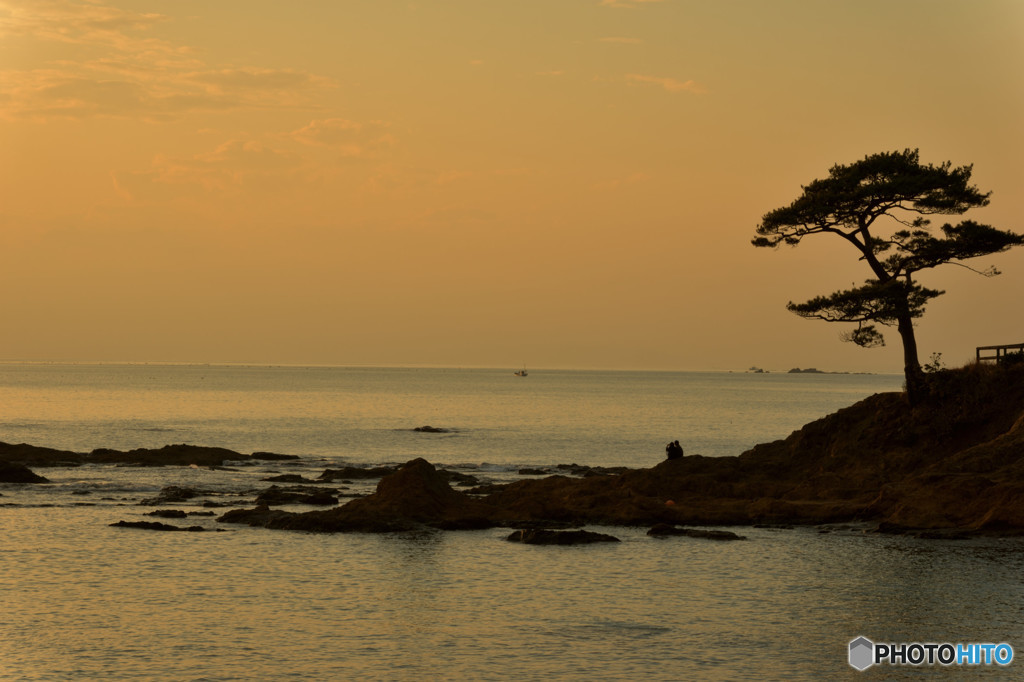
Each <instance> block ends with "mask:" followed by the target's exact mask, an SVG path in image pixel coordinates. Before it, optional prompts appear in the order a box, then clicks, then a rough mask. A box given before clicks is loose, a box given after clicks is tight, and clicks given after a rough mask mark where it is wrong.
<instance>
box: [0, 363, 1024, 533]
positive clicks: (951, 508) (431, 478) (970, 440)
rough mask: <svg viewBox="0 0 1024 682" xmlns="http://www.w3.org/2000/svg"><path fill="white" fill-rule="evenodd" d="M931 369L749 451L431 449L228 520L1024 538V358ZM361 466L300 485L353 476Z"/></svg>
mask: <svg viewBox="0 0 1024 682" xmlns="http://www.w3.org/2000/svg"><path fill="white" fill-rule="evenodd" d="M931 381H932V383H933V394H934V396H935V398H934V400H932V401H931V402H930V403H929V404H927V405H923V406H918V407H915V408H911V407H910V406H909V405H908V404H907V402H906V400H905V396H904V395H903V394H900V393H879V394H875V395H873V396H871V397H869V398H867V399H865V400H862V401H860V402H858V403H856V404H854V405H851V406H849V407H847V408H844V409H841V410H839V411H837V412H835V413H833V414H830V415H828V416H826V417H824V418H822V419H819V420H816V421H813V422H811V423H809V424H807V425H805V426H804V427H802V428H801V429H798V430H797V431H794V432H793V433H792V434H791V435H790V436H789V437H788V438H786V439H783V440H778V441H774V442H771V443H763V444H760V445H757V446H755V447H754V448H752V449H750V450H748V451H747V452H744V453H743V454H740V455H736V456H725V457H705V456H702V455H690V456H685V457H682V458H678V459H673V460H663V461H661V462H660V463H659V464H657V465H655V466H653V467H649V468H640V469H630V468H625V467H623V468H603V469H602V468H600V467H579V468H578V469H576V470H573V469H571V468H568V467H569V465H566V467H567V469H566V470H565V471H559V472H557V473H554V474H551V475H544V474H547V473H548V472H543V471H528V470H523V472H521V474H522V475H521V478H520V479H519V480H516V481H514V482H511V483H496V484H494V483H492V484H486V485H481V484H480V483H479V481H474V480H472V479H473V477H469V478H465V475H464V474H460V475H461V476H464V478H462V479H461V480H460V479H458V478H457V477H456V476H454V475H453V473H452V472H448V471H444V470H439V469H437V468H435V467H434V465H433V464H430V463H429V462H427V461H426V460H423V459H419V458H418V459H414V460H411V461H409V462H406V463H405V464H404V465H401V466H400V467H397V468H391V469H385V470H379V471H377V472H375V475H376V476H379V483H378V484H377V488H376V491H375V492H373V493H371V494H369V495H365V496H361V497H357V498H356V499H352V500H349V501H348V502H346V503H344V504H341V505H340V506H337V507H334V508H332V509H327V510H323V511H319V510H318V511H312V512H294V513H293V512H285V511H275V512H274V513H273V514H270V513H268V512H269V511H270V510H269V506H270V505H269V504H267V503H260V502H259V500H257V501H256V507H255V508H253V509H248V510H244V509H243V510H236V511H237V512H238V513H234V514H233V515H232V516H230V517H229V518H230V520H231V521H235V522H243V523H250V524H251V525H263V526H266V527H268V528H288V529H296V530H316V531H322V532H343V531H352V530H371V531H374V530H378V531H390V530H396V529H404V528H410V527H414V526H417V525H419V526H422V525H427V526H432V527H437V528H452V529H456V528H484V527H496V526H501V527H510V528H517V527H518V528H521V527H525V526H532V527H538V528H539V527H558V526H561V527H569V526H573V527H578V526H581V525H587V524H594V525H611V526H616V525H619V526H644V525H647V526H653V525H655V524H669V525H705V526H736V525H757V524H776V525H778V524H791V525H822V524H842V523H871V524H876V530H878V531H879V532H886V533H913V534H919V535H922V536H932V537H959V536H964V535H972V534H976V535H1022V534H1024V366H1016V367H1005V368H1003V367H998V368H997V367H992V366H979V365H973V366H969V367H966V368H963V369H960V370H944V371H942V372H939V373H936V374H934V375H931ZM301 459H302V458H299V457H298V456H295V455H274V454H271V453H253V454H251V455H242V454H240V453H237V452H234V451H231V450H226V449H223V448H209V447H200V446H190V445H169V446H165V447H163V448H159V449H138V450H132V451H128V452H120V451H114V450H109V449H98V450H94V451H93V452H91V453H87V454H85V453H73V452H69V451H61V450H53V449H49V448H38V447H34V446H30V445H24V444H22V445H8V444H0V461H2V462H6V463H8V464H19V465H24V466H47V465H50V466H55V465H65V464H68V465H75V464H82V463H95V464H111V465H120V466H197V467H210V468H216V467H223V466H224V465H225V463H226V462H239V461H242V462H248V463H255V462H266V463H270V462H274V461H281V462H285V461H292V462H296V461H299V460H301ZM356 471H358V468H353V469H352V470H349V471H347V472H344V473H341V474H338V475H337V476H329V477H328V478H327V480H326V481H324V480H320V481H317V480H299V481H293V482H296V483H303V484H304V483H310V484H312V483H324V482H333V481H335V480H345V478H346V477H349V478H351V477H354V476H356V473H355V472H356ZM324 473H325V475H326V474H327V473H328V472H324ZM299 478H300V479H301V477H299ZM453 483H454V484H455V485H456V486H458V487H460V488H463V490H456V489H455V488H453V487H452V484H453ZM470 486H475V487H470ZM299 492H301V491H299ZM300 499H301V498H300ZM225 516H227V515H225Z"/></svg>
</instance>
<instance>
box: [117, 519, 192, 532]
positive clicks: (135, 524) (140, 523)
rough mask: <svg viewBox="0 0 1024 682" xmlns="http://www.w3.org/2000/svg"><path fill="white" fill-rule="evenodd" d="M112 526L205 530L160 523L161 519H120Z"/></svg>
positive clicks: (145, 528)
mask: <svg viewBox="0 0 1024 682" xmlns="http://www.w3.org/2000/svg"><path fill="white" fill-rule="evenodd" d="M110 525H111V526H113V527H115V528H142V529H144V530H168V531H175V530H183V531H190V532H193V533H200V532H202V531H204V530H206V529H205V528H203V527H202V526H189V527H188V528H182V527H181V526H172V525H170V524H169V523H160V522H159V521H118V522H117V523H111V524H110Z"/></svg>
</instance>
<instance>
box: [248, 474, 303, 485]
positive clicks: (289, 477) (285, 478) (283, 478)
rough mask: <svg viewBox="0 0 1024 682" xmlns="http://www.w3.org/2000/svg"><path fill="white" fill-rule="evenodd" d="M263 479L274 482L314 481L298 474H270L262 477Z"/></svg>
mask: <svg viewBox="0 0 1024 682" xmlns="http://www.w3.org/2000/svg"><path fill="white" fill-rule="evenodd" d="M260 480H261V481H268V482H274V483H313V481H311V480H310V479H308V478H303V477H302V476H299V475H298V474H281V475H279V476H270V477H268V478H261V479H260Z"/></svg>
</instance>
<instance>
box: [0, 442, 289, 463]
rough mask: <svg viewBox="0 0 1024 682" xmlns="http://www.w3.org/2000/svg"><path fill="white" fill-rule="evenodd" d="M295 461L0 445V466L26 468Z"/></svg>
mask: <svg viewBox="0 0 1024 682" xmlns="http://www.w3.org/2000/svg"><path fill="white" fill-rule="evenodd" d="M294 459H299V457H298V455H277V454H274V453H271V452H254V453H253V454H251V455H243V454H241V453H238V452H235V451H234V450H228V449H226V448H211V447H204V446H199V445H186V444H179V445H165V446H164V447H162V448H156V449H151V448H138V449H135V450H129V451H128V452H122V451H120V450H110V449H108V448H99V449H97V450H93V451H92V452H89V453H82V452H71V451H69V450H55V449H53V448H44V447H38V446H35V445H26V444H25V443H21V444H19V445H11V444H10V443H0V462H10V463H17V464H24V465H28V466H74V465H78V464H122V465H127V466H190V465H193V464H194V465H196V466H204V467H213V466H223V465H224V463H225V462H245V461H280V460H294Z"/></svg>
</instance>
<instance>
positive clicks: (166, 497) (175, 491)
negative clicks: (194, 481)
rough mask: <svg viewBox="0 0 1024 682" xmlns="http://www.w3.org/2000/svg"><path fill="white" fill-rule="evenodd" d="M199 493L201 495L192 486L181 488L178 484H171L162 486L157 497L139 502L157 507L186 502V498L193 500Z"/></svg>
mask: <svg viewBox="0 0 1024 682" xmlns="http://www.w3.org/2000/svg"><path fill="white" fill-rule="evenodd" d="M197 495H199V493H198V492H196V491H195V490H193V489H192V488H181V487H178V486H176V485H169V486H166V487H164V488H161V489H160V494H159V495H157V496H156V497H151V498H148V499H144V500H141V501H140V502H139V504H141V505H144V506H147V507H157V506H160V505H163V504H173V503H177V502H185V501H186V500H191V499H192V498H193V497H196V496H197Z"/></svg>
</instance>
